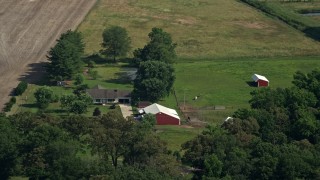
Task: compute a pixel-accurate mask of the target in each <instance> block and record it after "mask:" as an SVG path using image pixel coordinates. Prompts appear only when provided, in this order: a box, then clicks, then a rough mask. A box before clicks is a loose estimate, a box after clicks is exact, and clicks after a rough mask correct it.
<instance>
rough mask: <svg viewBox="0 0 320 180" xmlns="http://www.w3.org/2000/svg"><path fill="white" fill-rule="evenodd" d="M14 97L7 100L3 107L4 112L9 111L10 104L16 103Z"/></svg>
mask: <svg viewBox="0 0 320 180" xmlns="http://www.w3.org/2000/svg"><path fill="white" fill-rule="evenodd" d="M16 101H17V100H16V97H12V98H11V99H10V101H9V102H7V103H6V104H5V106H4V108H3V111H4V112H9V111H11V108H12V106H13V105H14V104H15V103H16Z"/></svg>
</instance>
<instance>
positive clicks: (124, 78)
mask: <svg viewBox="0 0 320 180" xmlns="http://www.w3.org/2000/svg"><path fill="white" fill-rule="evenodd" d="M128 70H129V71H134V68H128V67H126V64H121V63H119V64H98V65H96V66H95V67H94V68H93V71H97V72H98V78H97V79H92V78H90V77H89V76H85V81H84V83H83V84H88V86H89V87H90V88H92V87H94V86H96V85H101V86H103V87H105V88H108V89H112V88H115V89H126V90H130V89H132V88H133V85H132V83H131V79H130V77H129V75H128V74H127V71H128Z"/></svg>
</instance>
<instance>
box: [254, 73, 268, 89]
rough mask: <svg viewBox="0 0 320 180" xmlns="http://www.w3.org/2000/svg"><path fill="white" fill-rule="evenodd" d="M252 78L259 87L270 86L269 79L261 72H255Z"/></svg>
mask: <svg viewBox="0 0 320 180" xmlns="http://www.w3.org/2000/svg"><path fill="white" fill-rule="evenodd" d="M252 79H253V80H254V82H255V83H256V85H257V87H267V86H269V80H268V79H267V78H266V77H264V76H261V75H259V74H254V75H252Z"/></svg>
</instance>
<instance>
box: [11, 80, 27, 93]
mask: <svg viewBox="0 0 320 180" xmlns="http://www.w3.org/2000/svg"><path fill="white" fill-rule="evenodd" d="M27 88H28V83H27V82H25V81H21V82H20V83H19V84H18V86H17V87H16V89H15V90H14V94H15V95H16V96H20V95H21V94H22V93H24V91H26V89H27Z"/></svg>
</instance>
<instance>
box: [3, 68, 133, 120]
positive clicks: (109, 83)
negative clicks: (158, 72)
mask: <svg viewBox="0 0 320 180" xmlns="http://www.w3.org/2000/svg"><path fill="white" fill-rule="evenodd" d="M93 70H95V71H98V75H99V77H98V78H97V79H95V80H92V79H91V78H89V77H88V76H86V77H85V81H84V84H88V86H89V87H90V88H91V87H93V86H96V85H98V84H99V85H102V86H103V87H105V88H115V89H129V90H130V89H132V84H131V80H130V79H129V77H128V75H127V73H126V71H127V70H128V68H126V67H124V66H123V65H122V64H117V65H108V64H107V65H103V64H100V65H96V67H95V68H93ZM130 70H132V69H130ZM40 87H41V86H40V85H35V84H29V85H28V89H27V90H26V91H25V92H24V93H23V94H22V95H21V96H17V97H16V99H17V103H16V104H15V105H14V106H13V107H12V109H11V111H10V112H9V113H7V114H8V115H10V114H15V113H18V112H25V111H28V112H34V113H36V112H38V107H37V106H36V99H35V97H34V93H35V92H36V90H37V89H38V88H40ZM50 88H51V89H52V90H53V91H54V93H55V94H57V95H58V96H59V97H61V96H62V95H64V94H72V92H73V88H72V87H68V88H64V87H58V86H50ZM96 107H98V108H99V109H100V111H101V113H102V114H105V113H107V112H108V111H109V110H110V105H106V106H101V105H90V106H89V108H88V111H87V112H86V113H85V114H84V115H86V116H92V113H93V111H94V109H95V108H96ZM119 110H120V109H119ZM45 112H46V113H48V114H52V115H59V116H65V115H68V114H67V112H66V111H64V110H62V109H61V107H60V103H59V102H58V103H51V104H50V105H49V107H48V108H47V109H46V110H45Z"/></svg>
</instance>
